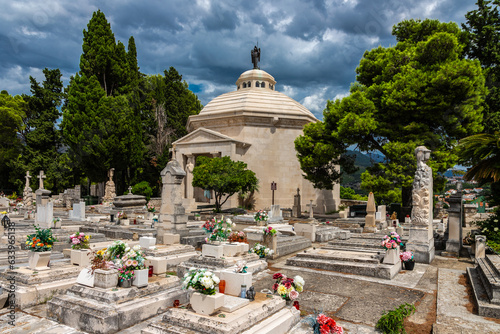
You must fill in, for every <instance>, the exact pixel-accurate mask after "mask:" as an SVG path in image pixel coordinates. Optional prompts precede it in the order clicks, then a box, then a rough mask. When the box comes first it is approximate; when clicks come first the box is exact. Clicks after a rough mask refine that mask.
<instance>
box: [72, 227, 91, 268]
mask: <svg viewBox="0 0 500 334" xmlns="http://www.w3.org/2000/svg"><path fill="white" fill-rule="evenodd" d="M89 241H90V235H85V233H83V232H80V233H73V234H72V235H70V236H69V243H70V244H71V263H72V264H77V265H79V266H81V267H85V266H87V265H89V264H90V257H89V255H90V244H89Z"/></svg>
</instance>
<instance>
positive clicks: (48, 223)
mask: <svg viewBox="0 0 500 334" xmlns="http://www.w3.org/2000/svg"><path fill="white" fill-rule="evenodd" d="M53 219H54V205H53V203H52V202H48V203H46V204H45V205H44V204H40V205H37V206H36V217H35V224H37V225H38V226H40V228H50V227H52V220H53Z"/></svg>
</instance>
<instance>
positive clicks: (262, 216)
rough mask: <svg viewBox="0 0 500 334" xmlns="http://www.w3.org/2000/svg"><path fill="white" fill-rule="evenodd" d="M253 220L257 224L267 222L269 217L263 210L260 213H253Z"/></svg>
mask: <svg viewBox="0 0 500 334" xmlns="http://www.w3.org/2000/svg"><path fill="white" fill-rule="evenodd" d="M253 219H254V220H255V221H256V222H259V221H264V222H265V221H267V220H268V219H269V216H268V215H267V212H265V211H263V210H260V211H257V212H256V213H255V216H253Z"/></svg>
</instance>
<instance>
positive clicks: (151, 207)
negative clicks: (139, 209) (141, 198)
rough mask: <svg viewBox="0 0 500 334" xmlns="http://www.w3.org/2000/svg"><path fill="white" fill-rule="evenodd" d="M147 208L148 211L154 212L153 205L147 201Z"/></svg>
mask: <svg viewBox="0 0 500 334" xmlns="http://www.w3.org/2000/svg"><path fill="white" fill-rule="evenodd" d="M147 209H148V212H155V210H156V209H155V206H154V205H153V203H151V202H149V203H148V206H147Z"/></svg>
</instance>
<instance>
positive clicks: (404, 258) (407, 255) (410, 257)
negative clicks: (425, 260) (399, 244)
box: [399, 251, 415, 262]
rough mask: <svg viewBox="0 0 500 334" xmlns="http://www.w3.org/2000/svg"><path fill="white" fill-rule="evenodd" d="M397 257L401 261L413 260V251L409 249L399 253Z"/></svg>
mask: <svg viewBox="0 0 500 334" xmlns="http://www.w3.org/2000/svg"><path fill="white" fill-rule="evenodd" d="M399 258H400V259H401V261H403V262H414V261H415V259H414V258H413V253H412V252H410V251H406V252H402V253H401V254H399Z"/></svg>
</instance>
